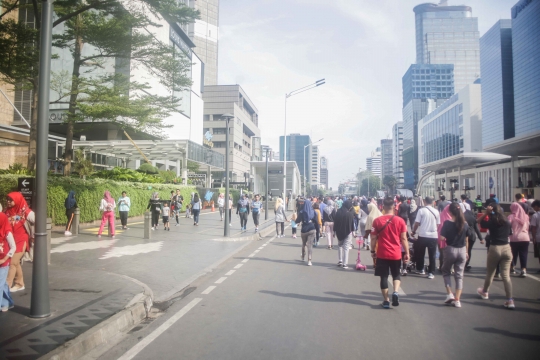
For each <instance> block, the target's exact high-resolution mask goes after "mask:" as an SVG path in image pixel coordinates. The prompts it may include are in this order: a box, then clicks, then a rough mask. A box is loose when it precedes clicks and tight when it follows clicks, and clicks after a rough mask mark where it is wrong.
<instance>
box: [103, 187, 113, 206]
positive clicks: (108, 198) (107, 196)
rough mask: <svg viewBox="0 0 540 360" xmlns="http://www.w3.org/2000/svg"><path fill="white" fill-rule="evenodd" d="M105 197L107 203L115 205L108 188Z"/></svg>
mask: <svg viewBox="0 0 540 360" xmlns="http://www.w3.org/2000/svg"><path fill="white" fill-rule="evenodd" d="M103 198H104V199H105V201H106V202H107V204H111V205H114V199H113V198H112V196H111V193H110V192H109V191H108V190H107V191H105V193H104V194H103Z"/></svg>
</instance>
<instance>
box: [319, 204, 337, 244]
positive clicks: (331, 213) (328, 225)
mask: <svg viewBox="0 0 540 360" xmlns="http://www.w3.org/2000/svg"><path fill="white" fill-rule="evenodd" d="M322 215H323V224H324V230H325V231H326V240H328V249H329V250H330V249H332V243H333V238H334V236H335V234H334V218H335V216H336V209H335V207H334V202H333V201H332V200H330V199H328V201H327V202H326V206H325V207H324V211H323V214H322Z"/></svg>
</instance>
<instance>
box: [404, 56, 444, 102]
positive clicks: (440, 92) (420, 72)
mask: <svg viewBox="0 0 540 360" xmlns="http://www.w3.org/2000/svg"><path fill="white" fill-rule="evenodd" d="M402 83H403V107H405V106H406V105H407V104H408V103H409V102H410V101H411V100H412V99H448V98H450V96H452V95H454V65H452V64H442V65H441V64H437V65H434V64H412V65H411V66H410V67H409V69H408V70H407V72H406V73H405V75H404V76H403V79H402Z"/></svg>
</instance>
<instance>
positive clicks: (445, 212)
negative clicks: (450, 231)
mask: <svg viewBox="0 0 540 360" xmlns="http://www.w3.org/2000/svg"><path fill="white" fill-rule="evenodd" d="M450 204H451V203H450ZM450 204H448V205H446V206H445V207H444V209H443V211H442V212H441V216H440V219H441V223H440V224H439V225H437V234H438V236H439V241H438V245H439V271H441V272H442V270H441V269H442V265H443V262H444V248H445V247H446V240H445V239H444V236H441V230H442V228H443V225H444V222H445V221H446V220H452V214H450Z"/></svg>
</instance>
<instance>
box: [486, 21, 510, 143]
mask: <svg viewBox="0 0 540 360" xmlns="http://www.w3.org/2000/svg"><path fill="white" fill-rule="evenodd" d="M480 68H481V70H482V115H483V118H484V121H483V124H482V127H483V131H482V143H483V145H484V146H490V145H492V144H495V143H498V142H501V141H503V140H506V139H509V138H512V137H514V135H515V127H514V80H513V67H512V21H511V20H499V21H498V22H497V23H496V24H495V25H494V26H493V27H492V28H491V29H489V30H488V31H487V32H486V33H485V34H484V36H482V38H481V39H480Z"/></svg>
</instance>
